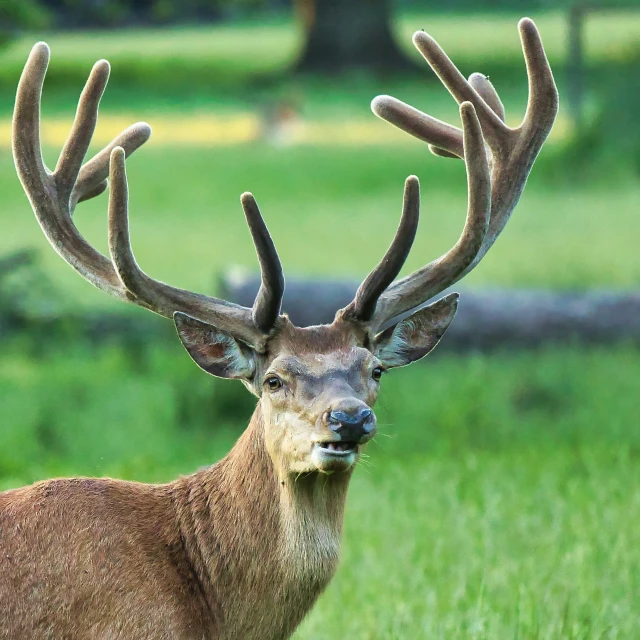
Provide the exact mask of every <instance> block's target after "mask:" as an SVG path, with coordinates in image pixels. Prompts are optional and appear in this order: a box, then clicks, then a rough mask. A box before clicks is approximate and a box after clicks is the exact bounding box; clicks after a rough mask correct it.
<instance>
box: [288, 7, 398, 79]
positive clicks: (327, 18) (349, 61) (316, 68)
mask: <svg viewBox="0 0 640 640" xmlns="http://www.w3.org/2000/svg"><path fill="white" fill-rule="evenodd" d="M296 5H297V9H298V13H299V14H300V16H301V19H302V22H303V25H304V28H305V31H306V42H305V47H304V50H303V52H302V56H301V57H300V60H299V61H298V65H297V68H298V70H299V71H311V72H323V73H340V72H342V71H345V70H348V69H373V70H376V71H387V70H398V69H403V68H410V66H411V63H410V62H409V60H408V58H406V57H405V55H404V54H403V53H402V52H401V51H400V49H399V48H398V45H397V44H396V42H395V40H394V39H393V36H392V34H391V0H297V1H296Z"/></svg>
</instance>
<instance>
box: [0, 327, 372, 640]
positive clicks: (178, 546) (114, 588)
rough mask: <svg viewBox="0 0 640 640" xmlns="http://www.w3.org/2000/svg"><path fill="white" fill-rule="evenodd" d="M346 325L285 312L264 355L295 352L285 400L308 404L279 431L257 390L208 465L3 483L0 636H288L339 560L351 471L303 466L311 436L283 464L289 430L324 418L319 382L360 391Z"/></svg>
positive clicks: (292, 405) (308, 428)
mask: <svg viewBox="0 0 640 640" xmlns="http://www.w3.org/2000/svg"><path fill="white" fill-rule="evenodd" d="M354 333H356V332H354V331H353V330H350V331H348V330H346V329H345V328H344V327H342V326H340V327H336V326H334V327H322V328H311V329H295V328H293V327H291V326H290V325H289V324H288V323H287V324H286V328H284V327H283V328H282V329H281V331H280V333H279V334H278V336H277V337H274V339H273V344H272V348H271V353H270V355H268V356H265V365H266V364H271V363H272V362H273V360H274V357H276V356H277V357H283V355H287V356H289V357H295V358H296V360H297V362H298V363H299V366H300V367H301V368H302V370H301V371H298V372H297V374H298V375H297V377H296V383H297V385H298V388H297V390H296V392H295V394H293V395H294V396H295V398H290V400H289V402H288V408H289V410H291V411H293V413H298V414H299V413H300V412H301V411H302V409H304V410H305V412H306V413H305V415H304V416H302V417H301V418H300V420H299V422H298V423H296V424H294V425H291V421H290V420H289V421H287V422H286V423H285V428H284V429H280V427H278V429H277V430H276V432H274V425H273V424H272V423H271V424H270V423H268V422H266V421H265V419H264V415H263V411H264V405H265V403H266V404H267V406H268V412H269V413H270V414H271V415H272V416H273V415H274V413H275V412H276V408H274V407H273V406H272V405H271V403H270V401H269V399H268V398H263V399H262V400H260V402H259V403H258V405H257V408H256V410H255V413H254V415H253V417H252V419H251V422H250V424H249V426H248V428H247V430H246V431H245V433H244V434H243V435H242V437H241V438H240V439H239V441H238V443H237V444H236V446H235V447H234V448H233V449H232V450H231V452H230V453H229V454H228V455H227V456H226V457H225V458H224V459H223V460H221V461H220V462H219V463H217V464H215V465H214V466H212V467H210V468H207V469H205V470H202V471H199V472H197V473H195V474H193V475H191V476H187V477H184V478H180V479H178V480H176V481H175V482H172V483H169V484H166V485H145V484H141V483H134V482H123V481H119V480H112V479H107V478H105V479H88V478H78V479H58V480H49V481H45V482H41V483H38V484H35V485H33V486H30V487H25V488H21V489H15V490H12V491H7V492H4V493H1V494H0V561H1V565H0V566H1V567H2V570H1V571H0V638H2V639H14V638H24V639H28V638H33V639H35V638H38V639H41V638H65V639H73V638H78V639H79V638H127V639H129V640H136V639H141V640H142V639H149V638H189V639H191V638H198V639H200V638H217V639H220V640H222V639H224V640H227V639H232V638H233V639H238V640H240V639H242V640H252V639H255V640H258V639H259V640H269V639H273V640H276V639H282V638H287V637H289V636H290V635H291V634H292V633H293V631H294V629H295V628H296V626H297V625H298V624H299V622H300V621H301V620H302V618H303V617H304V615H305V614H306V613H307V611H308V610H309V609H310V608H311V606H312V605H313V603H314V602H315V600H316V599H317V598H318V596H319V595H320V594H321V593H322V591H323V589H324V588H325V587H326V585H327V584H328V582H329V580H330V579H331V577H332V575H333V573H334V571H335V569H336V566H337V562H338V553H339V545H340V532H341V529H342V519H343V512H344V504H345V498H346V490H347V486H348V483H349V479H350V477H351V469H348V470H346V471H344V472H341V473H334V474H331V475H325V474H321V473H319V472H318V471H317V469H314V468H313V467H312V466H309V463H307V467H306V468H305V470H301V468H300V464H302V462H301V461H302V459H303V458H304V456H306V455H307V453H308V447H307V449H304V450H303V451H302V454H301V455H302V456H303V457H302V458H300V459H298V460H297V461H295V462H296V464H294V465H293V467H294V468H290V467H289V465H288V463H287V459H286V458H287V456H288V455H289V454H290V453H291V451H293V449H292V448H291V439H290V438H289V437H288V436H287V433H288V432H289V433H290V435H291V434H292V436H293V437H294V440H293V441H294V442H299V443H304V442H308V441H309V435H310V433H311V432H317V431H319V430H321V429H322V426H321V424H320V422H319V421H318V416H319V413H320V412H321V411H322V409H323V408H324V405H322V404H321V403H320V404H317V403H316V405H317V406H315V409H314V408H313V407H311V405H312V404H313V403H310V400H309V398H310V394H311V393H315V392H316V385H320V387H322V390H323V391H324V394H320V396H323V395H324V396H327V394H328V396H327V397H330V396H331V395H332V394H334V395H335V390H340V389H342V390H345V389H347V388H348V389H351V392H352V393H357V392H358V391H353V386H357V383H359V384H360V386H362V380H361V378H362V376H361V375H360V374H356V369H357V368H356V369H353V368H351V369H349V368H348V367H345V363H347V362H349V361H350V360H351V359H352V358H353V356H354V352H355V351H360V352H362V353H364V352H365V350H364V349H362V348H360V347H357V346H356V345H355V342H354ZM362 353H361V354H360V357H362ZM366 353H369V352H366ZM294 354H295V355H294ZM369 357H370V358H373V356H372V355H371V354H370V353H369ZM323 358H324V360H323ZM263 366H264V365H263ZM349 375H350V376H352V378H353V379H350V378H349ZM305 376H309V384H312V387H311V388H310V389H308V390H305V389H304V388H303V387H304V386H305V384H306V383H303V382H302V381H303V380H306V378H305ZM362 393H363V391H362V389H360V394H362ZM364 393H365V395H366V396H367V400H369V401H370V402H373V400H374V399H375V398H374V397H372V396H371V393H370V392H369V391H368V390H365V392H364ZM297 398H299V399H300V401H301V402H302V403H303V404H304V405H305V406H304V407H302V406H298V404H297V400H296V399H297ZM321 400H322V399H321ZM277 410H278V411H280V410H279V409H277ZM279 415H280V414H279ZM272 422H273V420H272ZM324 429H325V430H326V426H325V427H324ZM323 437H324V438H326V437H327V436H326V434H325V435H324V436H323ZM296 438H297V440H296ZM296 446H300V445H296Z"/></svg>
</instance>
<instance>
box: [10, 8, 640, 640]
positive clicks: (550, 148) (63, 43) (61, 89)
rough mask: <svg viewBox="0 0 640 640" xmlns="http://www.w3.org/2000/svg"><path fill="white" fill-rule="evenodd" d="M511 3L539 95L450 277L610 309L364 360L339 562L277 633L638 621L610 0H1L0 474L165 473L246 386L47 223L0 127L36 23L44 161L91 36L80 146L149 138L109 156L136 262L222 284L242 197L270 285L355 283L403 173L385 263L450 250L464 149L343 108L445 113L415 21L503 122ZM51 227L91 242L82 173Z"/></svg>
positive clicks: (627, 206) (639, 359) (616, 36)
mask: <svg viewBox="0 0 640 640" xmlns="http://www.w3.org/2000/svg"><path fill="white" fill-rule="evenodd" d="M523 15H529V16H530V17H532V18H533V19H534V20H535V21H536V24H537V25H538V27H539V29H540V31H541V34H542V37H543V40H544V44H545V47H546V51H547V55H548V57H549V60H550V62H551V65H552V67H553V69H554V73H555V76H556V79H557V82H558V86H559V89H560V97H561V111H560V114H559V117H558V121H557V123H556V126H555V128H554V130H553V132H552V134H551V137H550V139H549V141H548V142H547V144H546V145H545V147H544V148H543V151H542V153H541V156H540V158H539V159H538V161H537V163H536V165H535V167H534V169H533V172H532V174H531V177H530V179H529V183H528V185H527V188H526V190H525V193H524V196H523V198H522V200H521V202H520V205H519V206H518V208H517V210H516V212H515V214H514V216H513V219H512V220H511V221H510V222H509V224H508V226H507V228H506V230H505V232H504V233H503V234H502V237H501V238H500V239H499V240H498V242H497V243H496V246H495V247H494V248H493V249H492V250H491V252H490V253H489V254H488V256H487V257H486V259H485V260H483V262H482V264H481V265H480V266H479V267H478V268H477V269H476V270H475V271H474V272H473V273H472V274H471V275H470V276H469V277H468V278H467V279H465V283H464V290H465V291H467V292H468V294H469V296H471V297H473V296H480V297H481V298H482V299H484V292H488V293H487V295H489V293H490V292H493V293H495V292H496V291H499V292H501V295H502V299H503V300H505V299H506V301H507V303H506V306H509V305H508V303H509V300H510V299H511V298H510V296H511V295H512V293H511V292H519V293H520V294H521V293H523V292H524V294H525V295H527V292H529V291H537V292H543V293H544V295H549V296H553V300H555V304H556V306H557V307H559V308H560V309H561V311H562V309H563V308H564V301H565V300H569V299H572V300H576V299H577V300H579V301H581V302H580V303H581V304H582V302H584V303H585V305H586V307H584V309H589V308H590V307H589V301H590V300H591V299H592V298H591V297H590V296H598V295H599V296H602V295H605V296H614V297H615V299H616V300H618V301H621V303H622V304H623V306H624V305H626V307H624V308H625V309H627V311H626V314H627V315H626V316H625V315H624V314H622V315H619V314H617V312H615V313H614V314H613V315H614V316H615V317H614V318H613V320H612V321H611V322H610V323H609V325H606V326H605V327H604V328H602V327H600V329H599V333H598V338H597V340H591V339H589V340H587V339H585V336H584V335H583V333H581V332H580V331H576V332H574V333H572V332H571V331H568V332H567V331H565V332H564V333H562V335H561V336H559V337H558V336H555V335H554V336H553V340H551V339H547V338H548V336H549V335H550V334H547V331H548V328H547V329H545V326H547V327H548V325H544V323H543V326H542V329H541V330H540V332H539V334H538V339H537V340H534V341H533V342H535V348H531V345H530V344H524V343H523V344H522V345H519V344H518V343H517V340H516V341H515V343H514V341H511V342H509V343H508V344H507V343H505V344H501V342H500V340H497V341H494V342H493V343H492V344H491V345H483V344H477V345H474V348H472V349H470V348H465V347H464V345H463V346H459V348H453V346H452V345H453V342H455V341H454V340H452V345H449V346H447V337H445V338H444V340H443V345H442V346H441V347H439V349H438V350H437V352H436V353H435V354H434V355H433V356H430V357H429V358H428V359H427V361H426V362H423V363H419V364H416V365H414V366H413V367H411V368H410V369H408V370H399V371H395V372H393V373H392V374H390V375H389V376H388V377H385V380H384V384H383V392H382V400H381V402H380V404H379V406H378V407H377V409H376V411H377V413H378V416H379V422H380V425H381V434H380V436H379V437H377V439H376V441H375V442H374V443H373V444H372V445H370V447H369V448H368V451H367V454H368V455H367V458H366V459H365V460H364V462H363V464H362V465H361V468H359V469H358V471H357V473H356V474H355V478H354V482H353V486H352V489H351V492H350V495H349V501H348V508H347V517H346V525H345V527H346V529H345V546H344V552H343V562H342V564H341V568H340V570H339V572H338V575H337V577H336V579H335V581H334V582H333V583H332V584H331V586H330V588H329V589H328V591H327V593H326V594H325V595H324V596H323V597H322V599H321V600H320V602H319V604H318V606H317V607H316V608H315V610H314V611H313V612H312V613H311V615H310V616H309V617H308V619H307V620H306V621H305V623H304V625H303V626H302V627H301V629H300V630H299V632H298V633H297V635H296V638H297V640H310V639H314V640H315V639H329V638H332V639H333V638H358V639H360V638H362V639H372V640H373V639H376V640H377V639H383V638H384V639H391V638H394V639H395V638H398V639H403V640H406V639H408V638H632V637H640V610H639V609H638V606H637V605H638V602H640V528H639V527H638V522H639V521H640V477H639V470H638V460H639V457H640V416H639V414H640V401H639V400H638V386H639V383H640V352H639V350H638V341H637V340H634V339H632V337H629V336H632V335H633V331H631V332H625V323H631V324H633V323H634V322H635V323H636V325H635V326H636V327H637V323H638V318H639V317H640V314H638V312H637V311H638V289H639V285H640V256H639V252H638V249H637V247H638V243H639V242H640V210H639V209H640V207H639V202H640V118H639V116H638V114H640V5H639V4H638V3H637V1H634V2H625V3H622V2H617V3H614V2H606V1H604V0H600V1H597V2H595V3H589V5H588V7H587V6H586V5H585V6H583V5H580V4H577V5H576V4H571V3H569V2H568V1H566V2H565V1H556V2H550V1H549V0H531V1H524V0H500V1H499V2H496V1H492V2H489V1H488V0H485V1H483V0H473V1H472V0H449V1H448V2H444V1H443V0H431V1H422V2H418V1H417V0H398V1H397V2H391V1H390V0H235V1H231V0H218V1H216V0H182V1H181V2H178V1H177V0H92V1H91V2H86V1H82V0H4V2H3V3H2V5H1V6H0V193H1V194H2V206H1V207H0V229H1V231H0V489H6V488H10V487H14V486H19V485H21V484H25V483H30V482H34V481H36V480H39V479H43V478H45V477H49V476H56V475H97V476H102V475H110V476H117V477H123V478H130V479H135V480H142V481H151V482H162V481H168V480H171V479H173V478H174V477H176V476H177V475H178V474H184V473H189V472H191V471H194V470H195V469H197V468H198V467H199V466H202V465H206V464H211V463H212V462H214V461H215V460H217V459H219V458H220V457H221V456H223V455H224V454H225V453H226V451H228V449H229V448H230V447H231V446H232V444H233V442H234V440H235V439H236V438H237V436H238V434H239V433H240V432H241V430H242V429H243V428H244V426H245V425H246V423H247V421H248V419H249V416H250V415H251V412H252V410H253V406H254V399H253V398H252V397H251V396H249V394H247V392H246V391H245V389H244V388H242V386H241V385H237V384H234V383H232V382H227V381H222V380H214V379H212V378H209V377H208V376H206V375H205V374H204V373H202V372H200V371H199V370H198V369H197V368H196V367H195V365H193V363H192V362H191V360H190V359H189V358H188V356H187V355H186V354H185V353H184V352H183V349H182V347H181V346H180V344H179V342H178V340H177V339H176V337H175V335H174V330H173V328H172V326H171V323H170V322H168V321H166V320H164V319H162V318H157V317H153V316H152V314H147V313H146V312H144V311H142V310H140V309H138V308H133V307H132V308H127V306H126V305H122V304H120V303H118V302H115V301H114V300H112V299H110V298H109V297H108V296H107V295H106V294H103V293H101V292H99V291H98V290H96V289H93V288H92V287H91V286H90V285H89V284H87V283H86V282H85V281H84V280H82V279H81V278H80V277H79V276H77V275H76V274H75V273H73V271H72V270H71V269H70V268H69V267H68V266H67V265H66V264H65V263H64V262H63V261H62V260H61V259H60V258H58V256H57V255H55V253H54V252H53V250H52V249H51V248H50V247H49V246H48V244H47V241H46V240H45V238H44V236H43V235H42V233H41V231H40V229H39V227H38V225H37V223H36V221H35V219H34V216H33V214H32V213H31V210H30V207H29V204H28V202H27V199H26V197H25V196H24V194H23V192H22V189H21V186H20V184H19V182H18V179H17V177H16V174H15V169H14V167H13V160H12V157H11V150H10V129H11V126H10V120H11V111H12V108H13V100H14V96H15V87H16V84H17V81H18V78H19V75H20V72H21V70H22V65H23V64H24V61H25V60H26V57H27V55H28V52H29V50H30V48H31V46H32V45H33V44H34V42H36V41H37V40H41V39H42V40H45V41H47V42H48V44H49V45H50V46H51V49H52V60H51V64H50V68H49V72H48V75H47V79H46V82H45V88H44V100H43V125H42V139H43V145H44V155H45V159H46V161H47V163H48V165H49V166H54V165H55V161H56V157H57V154H58V152H59V150H60V148H61V146H62V144H63V143H64V140H65V138H66V135H67V133H68V130H69V127H70V124H71V121H72V119H73V113H74V108H75V104H76V100H77V97H78V95H79V93H80V91H81V88H82V86H83V84H84V81H85V80H86V77H87V75H88V73H89V70H90V69H91V65H92V64H93V62H94V61H95V60H97V59H99V58H107V59H108V60H109V61H110V62H111V65H112V79H111V81H110V85H109V87H108V88H107V91H106V95H105V97H104V99H103V102H102V106H101V112H100V122H99V125H98V130H97V132H96V136H95V139H94V145H93V148H94V149H95V150H98V149H99V148H101V147H102V146H103V145H104V144H106V143H107V142H108V141H110V140H111V138H112V137H113V136H115V135H116V134H117V133H118V132H119V131H120V130H122V129H123V128H124V127H126V126H127V125H129V124H131V123H133V122H135V121H138V120H146V121H148V122H149V123H150V124H151V125H152V127H153V131H154V134H153V136H152V138H151V141H150V142H149V143H147V144H146V145H145V146H144V148H142V149H141V150H140V151H138V152H137V153H136V154H134V156H133V157H132V158H131V160H130V161H129V162H128V173H129V183H130V191H131V193H130V214H131V228H132V243H133V248H134V251H135V253H136V256H137V258H138V260H139V262H140V264H141V265H142V267H143V268H144V269H145V270H146V271H147V272H148V273H150V274H151V275H153V276H154V277H156V278H159V279H162V280H165V281H167V282H170V283H172V284H174V285H177V286H180V287H183V288H187V289H192V290H196V291H201V292H205V293H220V292H221V290H222V289H223V288H224V289H225V290H228V289H229V287H231V289H233V287H234V286H235V284H234V283H237V282H239V281H242V280H243V278H245V277H246V274H248V276H251V274H254V273H255V271H256V260H255V254H254V249H253V246H252V243H251V241H250V237H249V234H248V231H247V229H246V224H245V222H244V219H243V216H242V213H241V209H240V206H239V201H238V197H239V195H240V193H241V192H242V191H245V190H251V191H252V192H253V193H254V194H255V196H256V198H257V200H258V202H259V204H260V206H261V209H262V211H263V214H264V216H265V218H266V220H267V223H268V225H269V228H270V230H271V233H272V235H273V237H274V239H275V242H276V244H277V247H278V250H279V253H280V256H281V259H282V262H283V266H284V269H285V273H286V275H287V277H289V278H290V279H292V280H293V279H296V278H297V279H301V280H302V281H303V283H304V282H306V280H307V279H313V280H314V281H318V280H323V279H329V280H330V281H332V282H338V281H342V280H344V281H345V282H355V283H356V284H357V282H358V281H359V279H360V278H362V277H363V276H364V275H365V274H366V273H368V271H369V270H370V269H371V267H372V266H373V265H374V264H375V263H376V262H377V260H378V259H379V257H380V256H381V255H382V254H383V253H384V251H385V249H386V247H387V246H388V243H389V242H390V240H391V238H392V237H393V233H394V231H395V227H396V224H397V221H398V217H399V213H400V205H401V199H402V185H403V180H404V178H405V177H406V176H407V175H409V174H411V173H415V174H417V175H418V176H419V177H420V179H421V183H422V212H423V220H422V225H421V229H420V230H419V233H418V238H417V240H416V243H415V245H414V249H413V252H412V254H411V256H410V258H409V261H408V263H407V266H406V271H407V272H408V271H409V270H413V269H415V268H417V267H419V266H422V265H423V264H425V263H426V262H427V261H429V260H430V259H432V258H434V257H436V256H437V255H440V254H441V253H442V252H444V251H445V250H447V249H448V248H449V247H450V246H451V245H452V244H453V243H454V242H455V240H456V238H457V236H458V234H459V232H460V230H461V228H462V224H463V220H464V215H465V211H466V180H465V175H464V166H463V164H462V163H461V162H455V161H452V160H447V159H443V158H436V157H434V156H432V155H430V154H429V153H428V150H427V149H426V145H424V144H423V143H420V142H419V141H417V140H413V139H411V138H410V137H409V136H407V135H406V134H403V133H401V132H399V131H397V130H395V129H394V128H393V127H391V126H390V125H388V124H386V123H384V122H382V121H379V120H378V119H377V118H375V117H374V116H373V115H372V114H371V112H370V109H369V103H370V101H371V99H372V98H373V97H374V96H375V95H377V94H380V93H387V94H391V95H394V96H396V97H398V98H400V99H402V100H404V101H406V102H409V103H410V104H412V105H414V106H416V107H418V108H420V109H422V110H424V111H426V112H427V113H429V114H431V115H434V116H436V117H439V118H441V119H444V120H447V121H449V122H452V123H456V122H457V121H458V115H457V107H456V105H455V103H454V101H453V100H452V99H451V97H450V96H449V95H448V93H447V91H446V90H445V89H444V88H443V87H442V85H441V84H440V83H439V81H438V80H437V78H435V76H434V75H433V73H432V72H431V71H430V70H429V69H428V67H427V65H426V64H424V63H423V62H422V61H421V60H420V59H419V56H418V55H417V54H416V52H415V51H413V50H412V47H411V34H412V33H413V32H414V31H416V30H418V29H424V30H426V31H427V32H429V33H430V34H431V35H433V36H434V37H435V38H436V39H437V40H438V41H439V43H440V44H441V45H442V46H443V47H444V49H445V50H446V51H447V53H448V54H449V55H450V57H451V58H452V59H453V60H454V62H456V64H457V65H458V67H459V68H460V69H461V71H462V72H463V73H464V74H465V75H468V74H470V73H471V72H474V71H481V72H483V73H485V74H487V75H489V76H490V77H491V80H492V82H493V83H494V85H495V86H496V88H497V90H498V91H499V93H500V95H501V97H502V100H503V102H504V104H505V107H506V112H507V122H508V123H509V124H512V125H517V124H518V123H519V121H520V120H521V118H522V116H523V114H524V109H525V105H526V96H527V82H526V74H525V69H524V63H523V58H522V53H521V50H520V44H519V38H518V32H517V28H516V25H517V21H518V19H519V18H520V17H522V16H523ZM74 220H75V221H76V223H77V225H78V227H79V228H80V230H81V231H82V233H83V234H84V235H85V236H86V237H87V238H88V239H89V240H90V241H91V243H92V244H94V246H96V247H97V248H99V249H101V250H102V251H105V252H106V196H101V197H99V198H96V199H95V200H92V201H90V202H88V203H86V204H82V205H80V207H79V208H78V211H77V213H76V216H75V218H74ZM303 291H304V287H303ZM492 295H493V294H492ZM304 299H305V298H304V295H303V300H304ZM303 304H304V303H303ZM464 304H465V298H464V297H463V298H462V299H461V309H463V308H464ZM634 305H635V306H634ZM597 308H599V307H597V305H596V312H594V313H593V314H592V315H593V316H594V317H595V318H596V320H597V318H598V312H597ZM580 309H583V307H580ZM629 310H630V311H629ZM535 311H536V310H535V308H533V309H532V308H531V307H526V305H525V307H524V310H523V314H524V315H525V316H527V317H528V316H529V315H530V314H531V313H535ZM580 313H582V315H585V313H586V312H583V311H580V312H579V313H578V316H580ZM587 315H588V314H587ZM600 315H601V314H600ZM589 317H591V316H589ZM569 324H570V323H569ZM587 324H588V323H587ZM470 326H471V329H470V331H471V333H473V331H474V326H473V324H471V325H470ZM481 329H482V327H480V326H479V327H478V331H480V330H481ZM635 335H636V336H637V334H635ZM467 346H468V345H467Z"/></svg>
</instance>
